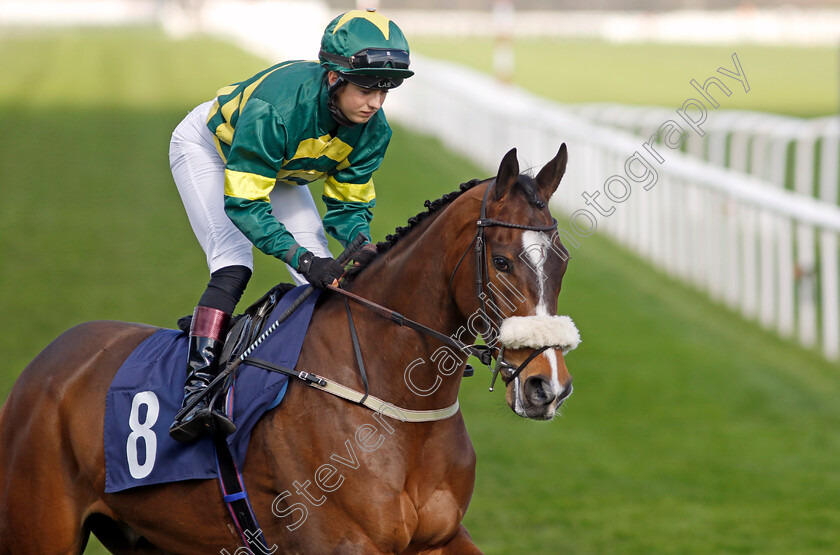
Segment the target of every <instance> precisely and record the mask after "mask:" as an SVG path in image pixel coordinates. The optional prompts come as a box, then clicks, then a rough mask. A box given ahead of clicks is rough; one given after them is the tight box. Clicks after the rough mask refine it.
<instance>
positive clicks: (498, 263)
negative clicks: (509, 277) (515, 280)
mask: <svg viewBox="0 0 840 555" xmlns="http://www.w3.org/2000/svg"><path fill="white" fill-rule="evenodd" d="M493 266H495V267H496V269H497V270H499V271H500V272H509V271H510V262H509V261H508V259H507V258H505V257H504V256H494V257H493Z"/></svg>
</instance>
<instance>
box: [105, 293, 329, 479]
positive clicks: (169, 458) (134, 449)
mask: <svg viewBox="0 0 840 555" xmlns="http://www.w3.org/2000/svg"><path fill="white" fill-rule="evenodd" d="M306 287H307V286H305V285H302V286H300V287H297V288H295V289H293V290H292V291H290V292H289V293H287V294H286V295H284V296H283V298H282V299H280V301H279V302H278V303H277V305H276V306H275V307H274V309H273V311H272V313H271V315H270V317H269V318H268V319H267V320H266V327H268V326H269V325H271V324H273V323H274V322H276V321H277V319H278V317H279V316H280V315H281V314H282V313H283V312H284V311H285V310H286V308H288V307H289V305H291V304H292V302H293V301H294V300H295V299H296V298H297V297H298V296H299V295H300V293H301V292H303V291H304V290H305V289H306ZM319 293H320V291H318V290H316V291H314V292H313V294H312V295H310V296H309V298H308V299H307V300H306V301H305V302H304V303H303V304H301V306H300V307H299V308H298V309H297V310H296V311H295V312H293V313H292V315H291V316H290V317H289V318H288V319H287V320H286V321H285V322H283V323H282V324H280V325H279V327H278V328H277V329H276V330H275V331H274V332H273V333H272V334H271V335H270V336H269V338H268V339H267V340H266V341H264V342H263V343H262V344H260V346H259V347H257V348H256V349H255V350H254V351H253V353H252V355H253V356H254V357H255V358H259V359H262V360H267V361H270V362H273V363H275V364H278V365H280V366H285V367H286V368H294V367H295V364H296V363H297V359H298V356H299V355H300V349H301V347H302V345H303V340H304V337H305V336H306V330H307V328H308V326H309V320H310V319H311V317H312V311H313V309H314V307H315V302H316V300H317V298H318V296H319ZM187 346H188V337H187V334H186V333H184V332H181V331H175V330H168V329H161V330H158V331H156V332H155V333H153V334H152V335H151V336H150V337H149V338H148V339H146V340H145V341H144V342H143V343H141V344H140V345H139V346H138V347H137V348H136V349H135V350H134V351H133V352H132V353H131V355H129V357H128V358H127V359H126V361H125V362H124V363H123V364H122V366H121V367H120V369H119V370H118V371H117V374H116V376H115V377H114V380H113V381H112V382H111V387H110V389H109V390H108V394H107V398H106V405H105V434H104V435H105V437H104V441H105V492H106V493H113V492H118V491H123V490H126V489H130V488H134V487H137V486H146V485H152V484H162V483H166V482H175V481H180V480H192V479H208V478H216V477H217V469H216V461H215V457H214V448H213V439H212V438H211V437H209V436H205V437H202V438H201V439H199V440H198V441H196V442H193V443H190V444H183V443H179V442H177V441H175V440H173V439H172V438H171V437H169V426H170V424H172V421H173V419H174V418H175V414H176V413H177V412H178V410H179V409H180V408H181V401H182V400H183V394H184V378H185V375H186V374H185V372H186V361H187ZM287 385H288V377H287V376H285V375H283V374H278V373H276V372H270V371H267V370H263V369H261V368H257V367H254V366H250V365H248V364H247V363H243V364H240V366H239V368H238V369H237V371H236V375H235V378H234V381H233V385H232V386H231V388H230V390H229V391H228V394H227V398H226V408H227V411H228V414H229V415H232V416H233V421H234V423H235V424H236V431H235V432H234V433H233V434H231V435H230V436H228V437H227V444H228V446H229V448H230V452H231V454H232V455H233V458H234V461H235V462H236V465H237V467H239V468H242V465H243V463H244V460H245V453H246V451H247V447H248V440H249V438H250V436H251V430H252V429H253V427H254V425H255V424H256V423H257V421H258V420H259V419H260V417H261V416H262V415H263V414H264V413H265V411H267V410H269V409H271V408H274V407H275V406H277V405H278V404H279V403H280V401H281V400H282V399H283V396H284V395H285V392H286V387H287Z"/></svg>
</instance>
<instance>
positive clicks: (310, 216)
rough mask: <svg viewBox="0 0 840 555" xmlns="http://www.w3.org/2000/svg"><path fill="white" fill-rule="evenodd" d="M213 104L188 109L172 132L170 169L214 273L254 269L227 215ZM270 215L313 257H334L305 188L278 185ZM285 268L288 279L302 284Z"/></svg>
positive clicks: (250, 252)
mask: <svg viewBox="0 0 840 555" xmlns="http://www.w3.org/2000/svg"><path fill="white" fill-rule="evenodd" d="M212 105H213V101H209V102H205V103H204V104H201V105H199V106H198V107H197V108H195V109H194V110H193V111H191V112H190V113H189V114H187V116H186V117H185V118H184V120H183V121H182V122H181V123H180V124H179V125H178V127H176V128H175V131H174V132H173V133H172V141H171V142H170V144H169V165H170V167H171V168H172V177H173V178H175V185H176V186H177V187H178V193H179V194H180V195H181V200H182V201H183V202H184V208H186V210H187V217H188V218H189V220H190V225H191V226H192V229H193V232H194V233H195V236H196V238H198V242H199V243H200V244H201V248H202V249H204V252H205V254H206V255H207V266H208V268H209V269H210V273H211V274H212V273H213V272H215V271H216V270H218V269H220V268H225V267H227V266H247V267H248V268H250V269H252V270H253V268H254V260H253V245H252V244H251V241H249V240H248V239H247V238H246V237H245V235H243V234H242V232H241V231H239V229H238V228H237V227H236V226H235V225H233V222H232V221H231V220H230V218H228V217H227V214H226V213H225V198H224V190H225V164H224V162H223V161H222V157H221V156H220V155H219V153H218V151H217V150H216V145H215V144H214V142H213V134H212V133H211V132H210V130H209V129H208V128H207V125H205V122H206V121H207V115H208V113H209V112H210V107H211V106H212ZM269 198H270V200H271V213H272V214H273V215H274V217H275V218H277V220H278V221H279V222H281V223H282V224H283V225H284V226H286V229H287V230H289V232H290V233H291V234H292V235H293V236H294V237H295V240H296V241H297V242H298V244H300V245H301V246H302V247H304V248H306V249H307V250H308V251H311V252H312V253H313V254H314V255H315V256H332V255H331V254H330V251H329V248H328V246H327V237H326V235H325V234H324V226H323V224H322V223H321V216H320V214H318V208H317V207H316V206H315V201H313V200H312V194H311V193H310V192H309V188H308V187H306V186H296V185H284V184H280V183H278V184H276V185H275V186H274V189H273V190H272V191H271V194H270V195H269ZM287 268H289V273H290V274H291V275H292V279H294V281H295V282H296V283H298V284H304V283H306V280H305V279H304V277H303V276H301V275H300V274H299V273H297V272H296V271H295V270H293V269H292V268H291V267H289V266H288V265H287Z"/></svg>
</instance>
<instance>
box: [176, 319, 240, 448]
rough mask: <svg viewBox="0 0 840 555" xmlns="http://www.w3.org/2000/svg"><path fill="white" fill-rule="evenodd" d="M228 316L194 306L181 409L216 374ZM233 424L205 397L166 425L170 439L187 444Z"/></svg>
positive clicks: (224, 432) (228, 429) (230, 429)
mask: <svg viewBox="0 0 840 555" xmlns="http://www.w3.org/2000/svg"><path fill="white" fill-rule="evenodd" d="M229 320H230V315H229V314H226V313H224V312H222V311H221V310H216V309H214V308H209V307H206V306H197V307H196V308H195V312H194V313H193V320H192V324H191V326H190V345H189V353H188V355H187V380H186V382H185V383H184V402H183V403H182V404H181V408H184V407H185V406H186V405H187V403H189V402H190V401H191V400H192V399H194V398H195V396H196V395H198V394H200V393H201V392H202V391H204V390H205V389H206V388H207V386H208V385H210V382H212V381H213V378H215V377H216V376H217V375H218V373H219V360H218V357H219V355H220V354H221V352H222V345H223V344H224V342H223V341H222V338H223V337H224V333H225V331H226V330H227V324H228V321H229ZM234 430H236V426H235V425H234V423H233V422H231V421H230V419H229V418H228V417H227V415H226V414H224V413H223V412H222V411H221V410H220V409H218V408H213V407H211V406H210V399H209V398H208V397H204V398H203V399H201V400H200V401H199V402H198V404H196V405H195V406H194V407H193V408H192V409H191V410H190V411H189V412H188V413H187V414H186V415H185V416H184V417H183V418H181V419H180V420H176V421H175V422H173V423H172V425H171V426H170V427H169V435H170V436H172V438H173V439H175V440H177V441H180V442H183V443H189V442H191V441H193V440H195V439H197V438H198V437H199V436H201V435H203V434H204V433H207V432H210V433H212V434H216V433H219V434H222V435H224V436H227V435H229V434H231V433H232V432H233V431H234Z"/></svg>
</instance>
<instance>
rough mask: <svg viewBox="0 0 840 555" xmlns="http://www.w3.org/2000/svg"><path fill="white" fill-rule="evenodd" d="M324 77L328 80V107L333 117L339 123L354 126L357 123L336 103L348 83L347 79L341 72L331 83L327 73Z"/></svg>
mask: <svg viewBox="0 0 840 555" xmlns="http://www.w3.org/2000/svg"><path fill="white" fill-rule="evenodd" d="M324 79H325V80H327V92H328V93H329V94H328V100H327V108H329V110H330V113H331V114H332V117H333V119H334V120H335V121H336V123H338V124H339V125H342V126H344V127H353V126H354V125H356V123H355V122H352V121H350V120H349V119H348V118H347V116H345V115H344V112H342V111H341V108H339V107H338V105H337V104H336V102H335V101H336V98H338V92H339V91H340V90H341V89H342V88H343V87H344V86H345V85H347V81H345V80H344V79H343V78H342V77H341V74H339V75H338V78H337V79H336V80H335V83H333V84H332V85H330V83H329V78H328V77H327V76H326V75H325V76H324Z"/></svg>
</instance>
